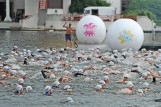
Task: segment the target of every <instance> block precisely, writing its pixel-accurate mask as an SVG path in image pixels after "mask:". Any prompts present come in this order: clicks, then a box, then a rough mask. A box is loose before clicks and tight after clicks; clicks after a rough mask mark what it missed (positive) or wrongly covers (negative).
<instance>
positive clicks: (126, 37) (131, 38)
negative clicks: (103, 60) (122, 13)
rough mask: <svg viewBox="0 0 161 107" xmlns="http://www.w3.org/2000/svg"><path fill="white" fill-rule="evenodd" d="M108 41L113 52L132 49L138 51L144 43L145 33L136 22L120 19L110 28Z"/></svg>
mask: <svg viewBox="0 0 161 107" xmlns="http://www.w3.org/2000/svg"><path fill="white" fill-rule="evenodd" d="M107 41H108V44H109V46H110V48H111V49H113V50H122V49H124V48H126V49H128V48H132V49H133V51H138V50H139V49H140V47H141V46H142V44H143V42H144V33H143V30H142V28H141V26H140V25H139V24H138V23H137V22H135V21H134V20H132V19H118V20H117V21H115V22H114V23H113V24H112V25H111V26H110V27H109V29H108V32H107Z"/></svg>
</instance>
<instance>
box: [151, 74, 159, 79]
mask: <svg viewBox="0 0 161 107" xmlns="http://www.w3.org/2000/svg"><path fill="white" fill-rule="evenodd" d="M151 76H153V77H155V78H161V76H158V75H155V74H151Z"/></svg>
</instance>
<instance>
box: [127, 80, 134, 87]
mask: <svg viewBox="0 0 161 107" xmlns="http://www.w3.org/2000/svg"><path fill="white" fill-rule="evenodd" d="M126 86H127V87H128V88H132V87H134V85H133V83H132V82H131V81H128V82H127V83H126Z"/></svg>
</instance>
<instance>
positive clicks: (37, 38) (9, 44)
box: [0, 31, 65, 51]
mask: <svg viewBox="0 0 161 107" xmlns="http://www.w3.org/2000/svg"><path fill="white" fill-rule="evenodd" d="M64 34H65V32H63V31H62V32H57V31H54V32H48V31H46V32H45V31H0V46H1V50H6V51H7V50H10V49H12V48H13V46H15V45H16V46H18V47H21V48H25V49H35V48H49V47H53V48H61V47H64V46H65V39H64Z"/></svg>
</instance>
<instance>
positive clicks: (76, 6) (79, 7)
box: [69, 0, 110, 13]
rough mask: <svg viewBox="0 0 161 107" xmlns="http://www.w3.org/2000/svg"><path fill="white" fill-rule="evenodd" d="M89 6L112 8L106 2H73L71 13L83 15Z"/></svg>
mask: <svg viewBox="0 0 161 107" xmlns="http://www.w3.org/2000/svg"><path fill="white" fill-rule="evenodd" d="M88 6H110V3H107V2H106V1H105V0H72V1H71V5H70V6H69V12H70V13H75V12H76V13H83V11H84V8H85V7H88Z"/></svg>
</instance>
